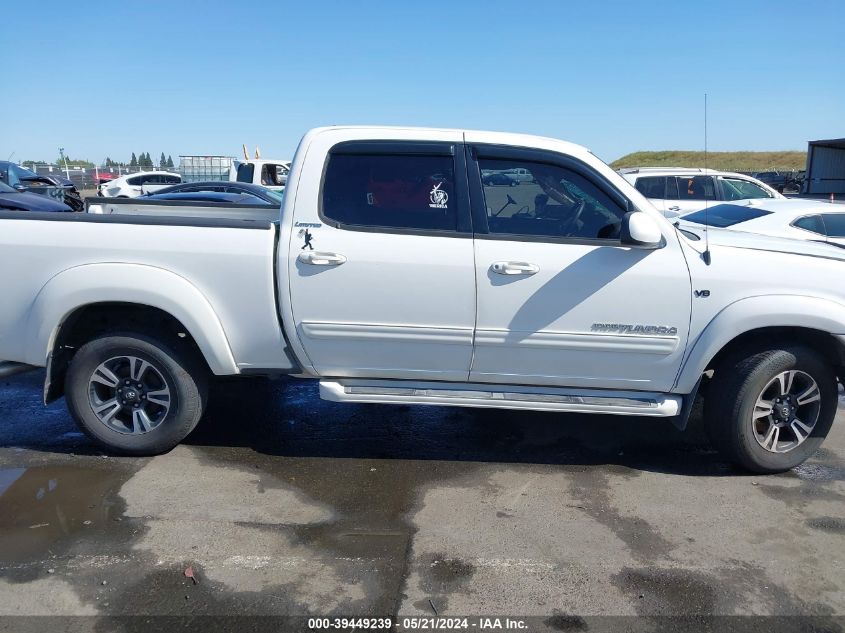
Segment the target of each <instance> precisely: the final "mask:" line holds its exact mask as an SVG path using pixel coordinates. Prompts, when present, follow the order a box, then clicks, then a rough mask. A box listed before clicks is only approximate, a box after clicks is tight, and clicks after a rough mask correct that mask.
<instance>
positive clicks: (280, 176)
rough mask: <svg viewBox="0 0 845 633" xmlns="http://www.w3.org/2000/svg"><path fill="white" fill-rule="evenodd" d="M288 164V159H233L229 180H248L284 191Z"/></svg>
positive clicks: (288, 168)
mask: <svg viewBox="0 0 845 633" xmlns="http://www.w3.org/2000/svg"><path fill="white" fill-rule="evenodd" d="M290 166H291V162H290V161H289V160H262V159H260V158H255V159H252V158H250V159H246V160H243V161H234V162H233V163H232V169H231V172H230V174H229V180H230V181H232V182H250V183H252V184H254V185H261V186H262V187H267V188H268V189H272V190H273V191H284V189H285V184H286V183H287V181H288V174H289V173H290Z"/></svg>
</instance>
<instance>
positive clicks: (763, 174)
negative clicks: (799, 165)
mask: <svg viewBox="0 0 845 633" xmlns="http://www.w3.org/2000/svg"><path fill="white" fill-rule="evenodd" d="M753 176H754V178H756V179H757V180H759V181H761V182H764V183H766V184H767V185H769V186H770V187H771V188H772V189H775V190H777V192H778V193H783V192H784V190H786V189H792V190H795V191H801V185H802V184H803V183H804V172H803V171H798V172H795V171H759V172H757V173H756V174H754V175H753Z"/></svg>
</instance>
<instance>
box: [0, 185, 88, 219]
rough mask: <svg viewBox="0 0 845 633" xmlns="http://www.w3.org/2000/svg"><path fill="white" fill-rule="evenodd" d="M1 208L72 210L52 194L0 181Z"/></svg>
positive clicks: (5, 209) (17, 209) (10, 209)
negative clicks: (24, 188) (36, 192)
mask: <svg viewBox="0 0 845 633" xmlns="http://www.w3.org/2000/svg"><path fill="white" fill-rule="evenodd" d="M0 210H2V211H58V212H72V211H73V209H71V208H70V207H69V206H68V205H66V204H65V203H64V202H62V201H60V200H56V199H55V198H51V197H50V196H42V195H38V194H35V193H30V192H29V191H21V190H19V189H16V188H14V187H10V186H9V185H7V184H5V183H4V182H0Z"/></svg>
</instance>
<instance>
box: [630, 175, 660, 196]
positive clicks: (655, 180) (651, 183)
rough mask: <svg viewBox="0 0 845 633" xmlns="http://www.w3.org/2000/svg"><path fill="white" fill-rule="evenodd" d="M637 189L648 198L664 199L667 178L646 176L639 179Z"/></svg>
mask: <svg viewBox="0 0 845 633" xmlns="http://www.w3.org/2000/svg"><path fill="white" fill-rule="evenodd" d="M637 191H639V192H640V193H641V194H643V195H644V196H645V197H646V198H657V199H659V200H663V199H664V198H665V197H666V178H665V177H663V176H646V177H645V178H638V179H637Z"/></svg>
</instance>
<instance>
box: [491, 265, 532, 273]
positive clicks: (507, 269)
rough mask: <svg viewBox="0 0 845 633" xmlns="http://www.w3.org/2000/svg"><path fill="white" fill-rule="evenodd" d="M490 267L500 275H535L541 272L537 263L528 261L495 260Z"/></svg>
mask: <svg viewBox="0 0 845 633" xmlns="http://www.w3.org/2000/svg"><path fill="white" fill-rule="evenodd" d="M490 268H491V269H492V270H493V272H494V273H499V274H500V275H533V274H534V273H537V272H540V267H539V266H538V265H537V264H529V263H528V262H494V263H493V265H492V266H490Z"/></svg>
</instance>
